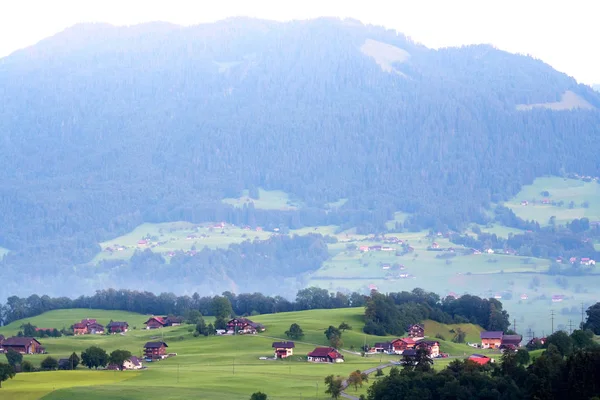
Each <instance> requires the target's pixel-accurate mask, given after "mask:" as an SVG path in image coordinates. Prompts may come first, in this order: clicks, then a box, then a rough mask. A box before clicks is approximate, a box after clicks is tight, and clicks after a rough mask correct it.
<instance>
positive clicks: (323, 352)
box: [272, 342, 344, 363]
mask: <svg viewBox="0 0 600 400" xmlns="http://www.w3.org/2000/svg"><path fill="white" fill-rule="evenodd" d="M272 347H273V350H274V352H275V358H287V357H290V356H292V355H294V348H295V347H296V345H295V344H294V342H273V345H272ZM306 359H307V360H308V361H309V362H314V363H340V362H344V356H343V355H342V354H341V353H340V352H339V351H337V350H336V349H334V348H333V347H316V348H315V349H314V350H313V351H311V352H310V353H308V354H307V357H306Z"/></svg>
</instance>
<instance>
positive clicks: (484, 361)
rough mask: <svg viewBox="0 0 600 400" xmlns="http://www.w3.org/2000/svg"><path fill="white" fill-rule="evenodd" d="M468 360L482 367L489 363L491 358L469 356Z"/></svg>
mask: <svg viewBox="0 0 600 400" xmlns="http://www.w3.org/2000/svg"><path fill="white" fill-rule="evenodd" d="M468 359H469V360H470V361H473V362H475V363H477V364H479V365H484V364H487V363H489V362H490V361H491V358H489V357H488V356H484V355H481V354H471V355H470V356H469V358H468Z"/></svg>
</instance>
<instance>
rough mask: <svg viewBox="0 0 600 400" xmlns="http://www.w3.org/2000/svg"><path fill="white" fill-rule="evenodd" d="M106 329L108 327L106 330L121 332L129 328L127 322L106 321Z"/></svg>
mask: <svg viewBox="0 0 600 400" xmlns="http://www.w3.org/2000/svg"><path fill="white" fill-rule="evenodd" d="M106 329H108V331H109V332H110V333H122V332H127V330H128V329H129V324H128V323H127V322H120V321H115V322H113V321H110V322H109V323H108V325H106Z"/></svg>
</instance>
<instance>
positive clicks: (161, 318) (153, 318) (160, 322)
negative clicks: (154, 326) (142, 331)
mask: <svg viewBox="0 0 600 400" xmlns="http://www.w3.org/2000/svg"><path fill="white" fill-rule="evenodd" d="M152 320H155V321H156V322H158V323H159V324H161V325H165V324H166V322H165V319H164V318H163V317H150V318H148V321H146V322H144V324H146V325H148V323H149V322H150V321H152Z"/></svg>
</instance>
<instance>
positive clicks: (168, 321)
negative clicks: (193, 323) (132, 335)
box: [144, 316, 183, 329]
mask: <svg viewBox="0 0 600 400" xmlns="http://www.w3.org/2000/svg"><path fill="white" fill-rule="evenodd" d="M182 322H183V319H182V318H180V317H172V316H171V317H154V316H152V317H150V318H149V319H148V321H146V322H144V324H145V325H146V329H157V328H164V327H166V326H179V325H181V323H182Z"/></svg>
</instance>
